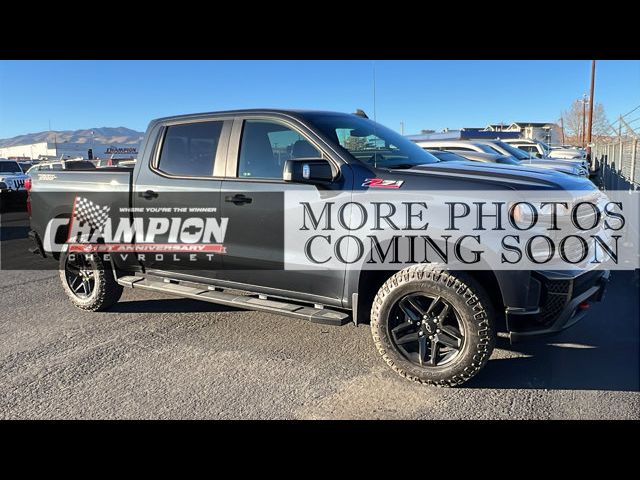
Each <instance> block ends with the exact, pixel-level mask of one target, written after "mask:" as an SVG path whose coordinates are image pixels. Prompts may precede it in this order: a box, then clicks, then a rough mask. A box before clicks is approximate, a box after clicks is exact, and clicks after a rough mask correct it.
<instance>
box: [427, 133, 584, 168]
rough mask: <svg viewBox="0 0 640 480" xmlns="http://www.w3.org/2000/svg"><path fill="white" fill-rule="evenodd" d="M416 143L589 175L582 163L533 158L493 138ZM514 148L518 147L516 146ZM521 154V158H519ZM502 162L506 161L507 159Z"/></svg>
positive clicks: (428, 147) (490, 159)
mask: <svg viewBox="0 0 640 480" xmlns="http://www.w3.org/2000/svg"><path fill="white" fill-rule="evenodd" d="M416 144H417V145H418V146H420V147H422V148H424V149H428V150H433V149H438V150H447V151H450V152H455V153H457V154H459V155H462V156H467V155H468V154H470V153H476V154H485V155H489V156H487V157H484V159H483V160H478V161H497V160H498V159H499V158H500V157H504V156H509V157H510V158H511V159H512V162H514V164H516V165H522V164H523V162H525V163H526V164H528V165H529V166H531V167H536V168H546V169H551V170H556V171H558V172H562V173H566V174H569V175H577V176H579V177H586V176H588V172H587V170H586V169H584V168H583V167H582V166H581V165H580V164H575V165H574V164H568V163H567V162H566V161H559V160H547V159H532V158H530V157H529V156H528V155H527V154H526V153H524V152H519V153H518V152H516V153H514V152H510V151H507V150H506V149H505V147H504V146H502V147H500V146H499V145H498V144H497V143H496V141H492V140H421V141H418V142H416ZM505 145H506V144H505ZM506 148H508V147H506ZM513 150H517V149H515V148H514V149H513ZM496 154H497V156H496V157H492V155H496ZM519 156H520V158H518V157H519ZM522 157H524V159H523V158H522ZM500 163H505V160H502V161H501V162H500Z"/></svg>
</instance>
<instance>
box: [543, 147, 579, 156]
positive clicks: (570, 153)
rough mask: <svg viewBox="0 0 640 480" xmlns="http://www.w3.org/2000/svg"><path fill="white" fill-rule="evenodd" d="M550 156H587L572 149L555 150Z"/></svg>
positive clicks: (550, 152)
mask: <svg viewBox="0 0 640 480" xmlns="http://www.w3.org/2000/svg"><path fill="white" fill-rule="evenodd" d="M549 156H550V157H551V158H554V157H555V158H582V157H584V156H585V154H584V152H581V151H580V150H572V149H570V148H554V149H553V150H550V151H549Z"/></svg>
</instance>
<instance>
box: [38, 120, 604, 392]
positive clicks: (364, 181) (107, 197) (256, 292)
mask: <svg viewBox="0 0 640 480" xmlns="http://www.w3.org/2000/svg"><path fill="white" fill-rule="evenodd" d="M532 187H535V188H539V189H543V190H544V189H559V190H567V191H569V190H583V191H586V192H591V191H592V190H594V189H595V187H594V186H593V185H592V184H591V183H590V182H589V181H588V180H586V179H582V178H579V177H574V176H568V175H564V174H561V173H557V172H554V171H551V170H541V169H536V168H533V167H525V166H510V165H496V164H491V163H470V162H469V163H459V164H458V163H456V162H439V161H438V159H437V158H435V157H434V156H432V155H431V154H429V153H428V152H426V151H424V150H423V149H422V148H420V147H418V146H417V145H415V144H414V143H412V142H411V141H409V140H408V139H406V138H404V137H403V136H401V135H400V134H398V133H396V132H394V131H392V130H390V129H388V128H385V127H383V126H382V125H379V124H377V123H375V122H373V121H371V120H370V119H368V118H366V115H364V114H363V113H359V114H345V113H333V112H319V111H292V110H271V109H262V110H238V111H227V112H219V113H205V114H193V115H180V116H174V117H167V118H161V119H158V120H154V121H152V122H151V123H150V124H149V127H148V129H147V131H146V133H145V136H144V139H143V141H142V143H141V150H140V155H139V157H138V161H137V162H136V163H135V166H134V168H133V169H124V168H118V167H115V168H111V169H93V170H91V171H89V170H87V171H81V170H73V171H71V170H67V171H55V172H40V171H37V172H34V174H33V179H32V183H31V188H30V192H29V202H30V205H31V212H32V213H31V232H30V237H31V238H32V239H33V241H34V243H35V248H34V250H33V251H34V252H36V253H39V254H41V255H43V256H45V257H53V258H54V259H56V260H57V261H58V262H59V265H60V280H61V284H62V288H63V289H64V291H65V293H66V295H67V296H68V298H69V299H70V301H71V303H72V304H74V305H75V306H76V307H78V308H81V309H84V310H91V311H98V310H106V309H108V308H109V307H110V306H112V305H113V304H114V303H115V302H117V301H118V299H119V298H120V296H121V294H122V291H123V288H125V287H130V288H133V289H134V290H136V289H145V290H152V291H156V292H165V293H167V294H172V295H179V296H182V297H186V298H192V299H198V300H202V301H208V302H214V303H220V304H225V305H232V306H235V307H239V308H244V309H252V310H258V311H263V312H271V313H276V314H280V315H284V316H290V317H295V318H298V319H306V320H309V321H311V322H316V323H321V324H327V325H336V326H338V325H346V324H349V323H350V322H353V323H355V324H356V325H358V324H360V323H365V322H367V321H369V323H370V327H371V331H372V335H373V340H374V343H375V345H376V347H377V349H378V352H379V353H380V355H381V356H382V358H383V360H384V361H385V362H386V363H387V364H388V365H389V366H390V367H391V368H392V369H393V370H394V371H396V372H397V373H398V374H400V375H402V376H403V377H405V378H407V379H409V380H413V381H417V382H421V383H424V384H432V385H441V386H455V385H459V384H461V383H464V382H465V381H467V380H469V379H470V378H471V377H473V376H474V375H475V374H476V373H477V372H478V371H479V370H480V369H481V368H482V367H483V366H484V365H485V363H486V362H487V360H488V359H489V357H490V355H491V352H492V349H493V347H494V344H495V339H496V335H497V332H498V331H499V330H504V331H506V332H507V333H508V334H509V335H510V337H511V339H512V340H514V341H515V340H518V339H522V338H525V337H530V336H535V335H540V334H547V333H554V332H558V331H560V330H562V329H564V328H566V327H568V326H569V325H572V324H574V323H576V322H577V321H578V320H579V319H580V318H582V317H583V316H584V315H585V313H586V310H585V309H584V308H582V307H584V305H586V304H588V302H591V301H599V300H600V299H601V298H602V296H603V294H604V290H605V285H606V282H607V279H608V272H607V271H604V270H592V271H588V272H587V271H579V270H578V271H561V272H549V271H530V270H495V271H491V270H479V271H471V270H470V271H459V270H450V269H447V268H444V267H442V266H441V265H438V264H431V263H418V264H416V265H411V266H409V267H406V268H402V269H399V270H398V269H394V268H393V266H392V265H391V266H389V267H385V268H384V269H382V270H358V269H353V268H347V267H344V268H340V269H338V268H315V269H309V270H305V269H287V268H283V266H282V265H283V256H286V253H287V252H283V245H285V244H286V242H287V238H283V237H284V236H285V233H284V229H283V224H284V222H285V221H286V220H287V216H288V215H289V211H290V208H291V207H292V205H290V204H286V203H284V200H283V198H286V197H283V194H284V195H287V194H290V193H291V192H296V191H302V192H305V193H308V194H312V195H318V196H319V197H320V198H322V199H325V198H333V197H335V196H336V195H339V194H341V193H345V192H346V193H347V194H349V195H350V194H355V193H357V192H363V191H369V190H368V189H370V190H374V189H378V191H380V192H384V193H387V194H388V196H389V197H392V196H393V195H394V192H400V191H403V190H404V189H406V190H409V191H411V192H414V193H413V194H415V195H416V196H417V197H419V196H420V195H424V194H428V193H429V192H435V191H438V190H471V191H473V190H476V191H481V190H483V189H492V188H497V189H502V190H504V191H507V190H508V191H514V190H517V189H525V188H532ZM91 194H95V195H96V196H97V197H95V198H102V199H103V200H101V201H105V202H106V201H110V202H111V205H110V206H109V208H110V210H109V209H108V208H107V206H100V204H101V201H99V200H93V201H88V200H87V198H88V197H89V196H90V195H91ZM100 195H102V197H99V196H100ZM80 207H82V209H83V210H82V212H83V217H82V218H83V219H84V220H83V221H84V222H89V221H95V222H98V223H99V222H101V221H102V220H101V219H103V218H104V215H105V214H106V212H107V211H110V212H111V213H113V212H126V215H128V216H129V217H128V218H129V221H130V223H131V224H136V221H137V220H139V219H140V216H143V215H146V213H143V212H146V211H152V212H153V211H159V212H169V213H168V214H167V215H168V217H171V218H166V219H165V220H166V221H165V220H163V219H162V218H161V219H159V220H157V224H156V225H157V228H156V230H157V231H159V230H160V226H161V225H162V224H163V222H164V225H165V227H166V229H165V230H163V232H164V233H161V234H159V238H156V240H155V243H154V248H155V247H157V246H158V245H160V246H161V247H162V246H163V245H168V244H170V243H171V236H172V235H173V234H176V235H177V234H180V235H185V236H187V235H196V236H197V235H201V233H202V232H201V231H200V232H199V231H198V230H199V229H200V230H202V228H200V227H198V226H197V225H196V224H195V223H193V224H190V225H189V228H186V227H185V226H184V224H180V221H179V220H180V219H179V218H178V217H179V215H180V212H184V211H186V210H187V209H189V210H191V209H204V210H210V211H212V212H215V214H216V215H219V216H221V218H226V219H228V224H227V225H226V234H225V236H224V242H223V243H224V245H222V244H221V243H222V242H220V243H215V244H214V243H213V242H212V243H211V244H206V245H204V247H207V246H208V247H211V250H212V251H214V252H216V253H215V254H212V255H211V256H210V257H209V258H205V257H197V261H196V262H195V265H194V266H192V267H190V268H188V267H187V262H182V263H180V262H178V263H176V264H175V265H173V266H172V264H171V263H166V262H164V261H163V262H161V261H159V260H158V257H157V256H156V255H155V254H153V253H148V252H149V251H148V250H147V254H146V255H145V256H144V257H142V256H134V257H132V258H130V257H127V258H126V259H124V258H121V257H120V256H119V255H113V256H110V257H109V258H108V259H107V258H106V257H99V256H95V255H94V256H82V255H72V254H71V252H70V251H66V250H64V249H61V250H60V251H59V252H56V251H54V250H53V249H52V248H50V247H49V245H52V244H57V243H63V244H64V243H65V241H68V240H69V239H70V231H71V230H70V229H72V226H71V223H72V222H70V221H69V218H71V219H74V218H75V219H76V221H79V219H78V218H77V216H76V214H77V212H78V211H79V209H80ZM176 212H178V213H176ZM92 219H93V220H92ZM176 219H177V220H176ZM54 220H56V221H57V220H60V222H59V225H58V228H57V230H55V231H54V233H51V231H50V230H48V228H49V227H48V226H49V225H51V224H52V222H53V221H54ZM174 221H175V222H177V223H176V224H177V225H178V226H177V227H176V230H175V231H173V233H172V229H173V227H171V228H170V225H173V224H174V223H173V222H174ZM74 225H75V227H76V228H77V227H78V224H77V223H74ZM216 225H217V224H216ZM220 225H221V224H220ZM217 226H219V225H217ZM183 227H184V230H182V228H183ZM205 228H207V227H206V226H205ZM47 238H48V240H47ZM216 238H217V237H216ZM52 239H53V240H52ZM97 245H98V246H104V247H105V248H106V247H110V246H109V245H107V244H106V243H104V244H100V239H98V242H97ZM143 246H144V247H145V248H146V247H147V246H148V245H144V244H143V243H137V242H133V243H132V245H129V246H127V248H133V250H134V252H138V251H139V250H137V249H140V251H142V247H143ZM81 248H82V247H81ZM163 248H164V247H163ZM79 251H80V250H79ZM185 255H186V257H185V256H182V257H180V256H178V257H176V258H177V259H178V260H183V259H186V260H188V258H187V257H188V255H190V254H185ZM194 258H195V257H194Z"/></svg>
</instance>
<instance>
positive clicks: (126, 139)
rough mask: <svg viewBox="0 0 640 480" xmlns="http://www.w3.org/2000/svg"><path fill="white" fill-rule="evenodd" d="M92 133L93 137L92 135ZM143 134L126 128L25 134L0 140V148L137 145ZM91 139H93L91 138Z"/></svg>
mask: <svg viewBox="0 0 640 480" xmlns="http://www.w3.org/2000/svg"><path fill="white" fill-rule="evenodd" d="M91 132H93V135H92V133H91ZM143 135H144V132H137V131H135V130H131V129H130V128H126V127H115V128H114V127H100V128H89V129H85V130H61V131H46V132H37V133H27V134H25V135H18V136H17V137H12V138H4V139H0V147H11V146H14V145H28V144H31V143H39V142H49V143H54V142H58V144H61V143H86V144H88V145H90V144H91V142H92V141H93V143H94V144H95V145H113V144H131V145H138V144H139V143H140V141H141V140H142V137H143ZM92 137H93V138H92Z"/></svg>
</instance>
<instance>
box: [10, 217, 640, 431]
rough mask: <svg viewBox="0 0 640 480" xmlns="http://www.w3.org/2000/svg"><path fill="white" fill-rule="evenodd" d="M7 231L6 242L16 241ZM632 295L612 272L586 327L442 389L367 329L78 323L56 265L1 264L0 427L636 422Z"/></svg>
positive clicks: (231, 314) (143, 305)
mask: <svg viewBox="0 0 640 480" xmlns="http://www.w3.org/2000/svg"><path fill="white" fill-rule="evenodd" d="M7 225H10V224H7V223H6V222H5V227H4V232H3V237H2V239H3V242H10V243H5V247H6V246H7V245H10V246H11V249H13V248H15V249H20V248H22V247H23V246H25V247H26V245H27V244H26V240H25V239H24V238H23V235H22V234H21V233H20V232H21V231H22V230H18V229H14V230H12V231H9V230H8V229H7ZM11 232H13V233H11ZM14 233H15V234H14ZM7 251H8V250H6V249H5V250H4V252H7ZM5 257H6V254H5ZM5 260H7V261H10V260H11V259H7V258H5ZM5 265H6V263H5ZM639 291H640V289H639V285H638V275H637V273H636V272H614V273H613V275H612V282H611V284H610V287H609V291H608V294H607V298H606V299H605V301H604V302H603V303H601V304H597V305H594V306H593V307H592V309H591V313H590V315H589V316H588V317H587V318H586V319H585V320H584V321H582V322H581V323H579V324H578V325H576V326H575V327H573V328H571V329H569V330H568V331H566V332H564V333H562V334H561V335H559V336H556V337H552V338H548V339H546V340H538V341H535V342H533V343H522V344H517V345H515V346H509V345H508V343H507V342H506V341H505V340H504V339H500V341H499V343H498V348H497V349H496V350H495V351H494V354H493V356H492V357H491V360H490V361H489V363H488V365H487V366H486V367H485V369H484V370H483V371H482V372H481V373H480V374H479V375H478V376H477V377H476V378H474V379H473V380H472V381H471V382H469V383H468V384H466V385H465V386H464V387H462V388H457V389H440V388H435V387H425V386H421V385H417V384H413V383H411V382H408V381H406V380H404V379H402V378H400V377H399V376H398V375H396V374H395V373H394V372H393V371H391V370H390V369H389V368H388V367H387V366H386V365H385V364H384V362H383V361H382V360H381V359H380V358H379V357H378V354H377V352H376V350H375V348H374V346H373V342H372V340H371V335H370V330H369V327H368V325H361V326H359V327H355V326H353V325H346V326H344V327H326V326H321V325H316V324H311V323H308V322H305V321H301V320H296V319H291V318H287V317H282V316H278V315H271V314H264V313H257V312H251V311H243V310H237V309H232V308H230V307H224V306H216V305H213V304H208V303H204V302H197V301H192V300H184V299H180V298H171V297H166V296H162V295H160V294H155V293H150V292H144V291H142V292H141V291H135V292H134V291H132V290H128V289H127V290H125V293H124V295H123V298H122V300H121V301H120V303H119V304H118V305H116V307H115V308H114V309H113V310H112V311H110V312H105V313H88V312H82V311H80V310H76V309H74V308H72V307H71V306H70V305H69V303H68V302H67V301H66V297H65V296H64V294H63V292H62V289H61V287H60V285H59V279H58V272H57V271H55V270H29V271H21V270H3V271H2V272H0V312H2V313H1V315H0V339H1V340H0V418H3V419H52V418H63V419H74V418H83V419H99V418H130V419H139V418H143V419H147V418H149V419H152V418H167V419H168V418H177V419H181V418H196V419H198V418H203V419H272V418H273V419H334V418H337V419H351V418H356V419H360V418H363V419H365V418H367V419H368V418H404V419H443V418H445V419H449V418H451V419H493V418H513V419H638V418H640V395H639V393H638V392H639V390H640V349H639V343H640V333H639V324H640V311H639V309H640V307H639V301H638V300H639Z"/></svg>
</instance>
